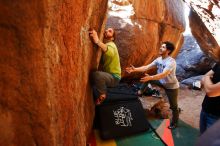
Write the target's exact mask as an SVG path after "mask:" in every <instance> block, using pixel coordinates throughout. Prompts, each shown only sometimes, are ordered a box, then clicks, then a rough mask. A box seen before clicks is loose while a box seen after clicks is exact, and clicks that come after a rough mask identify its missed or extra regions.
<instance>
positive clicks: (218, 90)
mask: <svg viewBox="0 0 220 146" xmlns="http://www.w3.org/2000/svg"><path fill="white" fill-rule="evenodd" d="M213 74H214V72H213V71H212V70H210V71H209V72H208V73H206V74H205V75H204V77H203V78H202V84H203V86H204V90H205V92H206V94H207V95H208V96H209V97H217V96H220V82H218V83H216V84H213V82H212V80H211V78H212V76H213Z"/></svg>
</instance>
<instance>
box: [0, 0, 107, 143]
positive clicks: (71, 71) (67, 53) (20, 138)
mask: <svg viewBox="0 0 220 146" xmlns="http://www.w3.org/2000/svg"><path fill="white" fill-rule="evenodd" d="M106 7H107V1H106V0H75V1H70V0H63V1H58V0H54V1H46V0H31V1H24V0H17V1H4V0H1V1H0V10H1V13H0V46H1V47H0V56H1V57H0V145H1V146H10V145H14V146H36V145H41V146H53V145H63V146H68V145H69V146H70V145H71V146H84V145H85V143H86V137H88V134H89V132H90V130H91V127H92V120H93V116H94V105H93V102H92V98H91V97H92V94H91V87H90V84H89V72H90V70H92V69H94V68H96V66H97V63H96V55H97V52H98V51H94V48H93V45H92V43H91V41H90V39H89V37H88V32H87V30H88V29H89V28H90V27H93V28H95V29H97V30H98V31H99V32H102V30H103V27H104V25H103V22H104V19H105V14H106V9H107V8H106Z"/></svg>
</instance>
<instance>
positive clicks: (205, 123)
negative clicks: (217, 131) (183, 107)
mask: <svg viewBox="0 0 220 146" xmlns="http://www.w3.org/2000/svg"><path fill="white" fill-rule="evenodd" d="M219 118H220V117H218V116H215V115H212V114H209V113H207V112H205V111H204V110H202V111H201V113H200V134H202V133H204V132H205V130H206V129H207V128H209V127H210V126H212V125H213V124H214V123H215V122H216V121H217V120H218V119H219Z"/></svg>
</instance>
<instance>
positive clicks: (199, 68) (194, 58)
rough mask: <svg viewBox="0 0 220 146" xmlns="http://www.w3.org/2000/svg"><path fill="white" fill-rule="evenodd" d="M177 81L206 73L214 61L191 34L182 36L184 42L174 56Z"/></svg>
mask: <svg viewBox="0 0 220 146" xmlns="http://www.w3.org/2000/svg"><path fill="white" fill-rule="evenodd" d="M176 63H177V70H176V75H177V77H178V80H179V81H182V80H183V79H186V78H189V77H192V76H198V75H203V74H205V73H207V72H208V71H209V70H210V69H211V68H212V66H213V65H214V63H215V61H214V60H213V59H212V58H210V57H209V56H207V55H206V54H204V52H203V51H202V50H201V49H200V47H199V45H198V43H197V42H196V40H195V38H194V37H193V36H192V35H186V36H184V43H183V46H182V48H181V49H180V51H179V54H178V55H177V57H176Z"/></svg>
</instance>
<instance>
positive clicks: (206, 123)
mask: <svg viewBox="0 0 220 146" xmlns="http://www.w3.org/2000/svg"><path fill="white" fill-rule="evenodd" d="M201 83H202V85H203V88H204V90H205V92H206V95H205V98H204V100H203V103H202V110H201V113H200V134H202V133H203V132H205V131H206V129H207V128H209V127H210V126H211V125H213V124H214V123H215V122H216V121H217V120H218V119H220V64H219V63H217V64H215V66H214V67H213V68H212V69H211V70H210V71H209V72H207V73H206V74H205V75H204V76H203V78H202V80H201Z"/></svg>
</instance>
